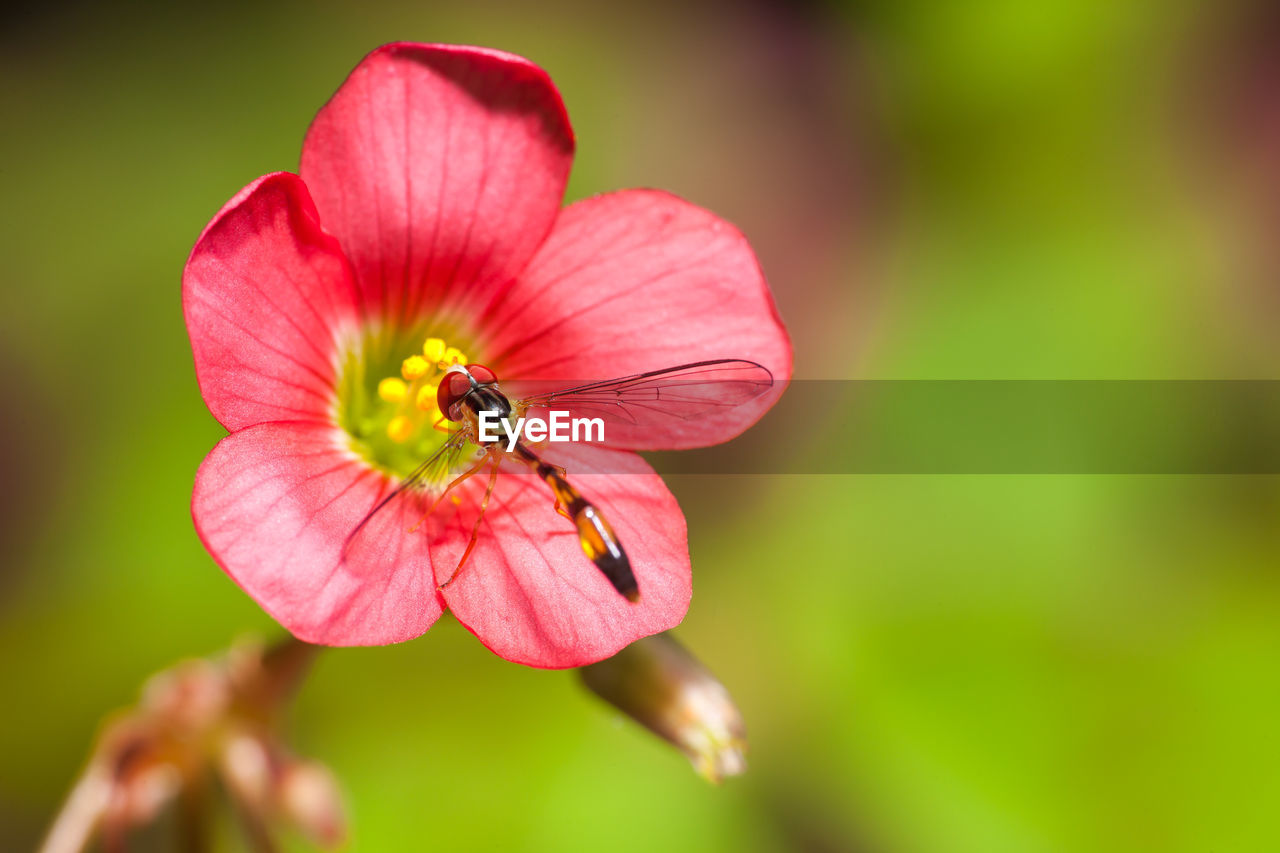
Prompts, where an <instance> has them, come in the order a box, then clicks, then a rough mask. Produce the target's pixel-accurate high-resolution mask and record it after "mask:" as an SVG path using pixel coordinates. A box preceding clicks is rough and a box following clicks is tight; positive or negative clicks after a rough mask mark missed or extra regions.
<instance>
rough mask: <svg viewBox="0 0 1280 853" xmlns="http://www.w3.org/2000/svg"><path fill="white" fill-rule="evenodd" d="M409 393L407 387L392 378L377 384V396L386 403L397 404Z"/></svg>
mask: <svg viewBox="0 0 1280 853" xmlns="http://www.w3.org/2000/svg"><path fill="white" fill-rule="evenodd" d="M408 391H409V386H407V385H405V384H404V382H403V381H401V380H399V379H397V378H396V377H394V376H388V377H387V378H386V379H384V380H382V381H381V382H379V383H378V396H379V397H381V398H382V399H383V400H385V401H386V402H388V403H399V402H400V401H401V400H403V399H404V395H405V394H407V393H408Z"/></svg>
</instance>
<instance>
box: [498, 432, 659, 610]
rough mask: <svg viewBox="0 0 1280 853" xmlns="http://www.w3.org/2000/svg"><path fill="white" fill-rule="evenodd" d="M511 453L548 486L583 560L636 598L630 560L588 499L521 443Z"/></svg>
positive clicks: (615, 586) (555, 469)
mask: <svg viewBox="0 0 1280 853" xmlns="http://www.w3.org/2000/svg"><path fill="white" fill-rule="evenodd" d="M515 454H516V456H517V457H519V459H520V461H522V462H524V463H525V464H527V465H529V466H530V467H531V468H533V470H534V471H535V472H536V473H537V475H538V476H539V477H541V478H542V479H543V480H544V481H545V482H546V484H547V485H548V486H550V487H551V491H552V492H553V493H554V494H555V496H556V502H557V504H558V505H559V507H560V509H561V510H563V512H564V513H565V515H567V516H568V517H569V519H570V520H571V521H572V522H573V524H574V526H575V527H577V528H578V542H579V543H581V545H582V552H583V553H584V554H586V555H587V559H588V560H590V561H591V562H592V563H595V566H596V568H597V569H599V570H600V571H601V572H602V573H603V574H604V576H605V577H606V578H608V579H609V583H611V584H613V588H614V589H616V590H617V591H618V592H620V593H621V594H622V595H624V596H626V598H627V600H628V601H639V600H640V587H639V585H638V584H636V576H635V575H634V574H632V572H631V561H630V560H628V559H627V554H626V552H625V551H623V550H622V544H621V543H620V542H618V535H617V534H616V533H614V532H613V528H612V527H610V526H609V522H608V521H607V520H606V519H605V517H604V513H602V512H601V511H600V510H599V509H598V508H597V507H596V506H595V505H594V504H592V503H590V502H588V501H587V499H586V498H584V497H583V496H582V493H581V492H579V491H578V490H577V489H575V488H574V487H573V486H572V485H571V484H570V483H569V481H568V480H566V479H565V478H564V474H563V473H562V472H561V470H560V469H559V468H557V467H555V466H554V465H548V464H547V463H546V462H543V461H542V460H541V459H539V458H538V456H537V454H535V453H534V452H533V451H531V450H529V449H528V448H527V447H525V445H524V443H523V442H520V443H519V444H517V445H516V449H515Z"/></svg>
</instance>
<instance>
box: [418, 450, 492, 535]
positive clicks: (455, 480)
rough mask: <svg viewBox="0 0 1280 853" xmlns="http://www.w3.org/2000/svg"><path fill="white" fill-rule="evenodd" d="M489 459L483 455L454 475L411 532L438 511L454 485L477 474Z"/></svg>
mask: <svg viewBox="0 0 1280 853" xmlns="http://www.w3.org/2000/svg"><path fill="white" fill-rule="evenodd" d="M488 461H489V457H488V456H487V455H486V456H483V457H481V459H480V461H479V462H477V463H476V464H474V465H472V466H471V467H470V468H468V469H467V470H465V471H463V472H462V473H461V474H459V475H458V476H457V477H454V478H453V480H452V481H450V483H449V485H447V486H445V487H444V491H443V492H441V493H440V494H439V495H437V496H436V499H435V500H433V501H432V502H431V506H429V507H427V511H426V512H425V513H423V514H422V518H420V519H418V523H417V524H415V525H414V526H413V527H410V528H409V532H410V533H413V532H415V531H416V530H417V529H418V528H419V527H421V526H422V522H424V521H426V520H427V519H428V518H430V517H431V513H433V512H435V511H436V507H438V506H439V505H440V501H442V500H444V496H445V495H447V494H449V492H450V491H452V490H453V487H454V486H457V485H459V484H460V483H462V482H463V481H465V480H466V479H467V478H469V477H470V476H471V475H472V474H475V473H476V472H477V471H479V470H480V469H481V468H483V467H484V463H486V462H488Z"/></svg>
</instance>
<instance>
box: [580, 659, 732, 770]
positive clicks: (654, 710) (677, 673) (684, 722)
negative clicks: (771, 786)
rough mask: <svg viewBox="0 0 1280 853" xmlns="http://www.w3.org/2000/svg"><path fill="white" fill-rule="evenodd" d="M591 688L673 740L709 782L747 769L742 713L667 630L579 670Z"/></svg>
mask: <svg viewBox="0 0 1280 853" xmlns="http://www.w3.org/2000/svg"><path fill="white" fill-rule="evenodd" d="M579 673H580V675H581V676H582V680H583V682H584V683H585V684H586V685H587V687H588V688H590V689H591V691H592V692H593V693H595V694H596V695H598V696H600V697H601V698H602V699H604V700H605V701H607V702H609V703H610V704H612V705H614V706H615V707H616V708H618V710H620V711H622V712H623V713H625V714H627V715H628V716H630V717H631V718H632V719H634V720H635V721H636V722H638V723H640V724H641V725H642V726H644V727H645V728H647V729H649V730H650V731H651V732H653V733H654V734H656V735H658V736H659V737H661V738H664V739H665V740H667V741H669V742H670V743H672V744H674V745H675V746H676V747H677V748H679V749H680V751H681V752H683V753H684V754H685V755H687V756H688V757H689V760H690V761H692V762H693V766H694V768H695V769H696V770H697V771H698V772H699V773H700V774H702V775H703V776H704V777H706V778H707V779H708V780H710V781H712V782H720V780H721V779H723V778H724V777H726V776H736V775H738V774H739V773H742V772H743V771H744V770H746V769H747V763H746V758H745V755H744V753H745V752H746V747H747V744H746V727H745V725H744V724H743V721H742V715H741V714H740V713H739V712H738V708H737V706H735V705H734V704H733V699H732V698H731V697H730V696H729V691H728V690H726V689H725V687H724V685H723V684H721V683H720V682H719V681H718V680H717V679H716V677H715V676H714V675H712V674H711V672H710V671H709V670H708V669H707V668H706V667H704V666H703V665H702V664H701V663H700V662H699V661H698V660H697V658H695V657H694V656H693V655H692V654H690V653H689V651H688V650H687V649H685V647H684V646H682V645H680V644H679V643H678V642H676V640H675V639H674V638H673V637H671V636H670V635H669V634H658V635H656V636H653V637H647V638H645V639H643V640H638V641H636V642H634V643H632V644H631V645H630V646H628V647H627V648H625V649H623V650H622V651H620V652H618V654H616V655H614V656H613V657H611V658H609V659H607V660H603V661H600V662H599V663H596V664H592V665H591V666H586V667H583V668H582V669H580V670H579Z"/></svg>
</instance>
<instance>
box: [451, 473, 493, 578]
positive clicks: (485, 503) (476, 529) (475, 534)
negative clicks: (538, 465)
mask: <svg viewBox="0 0 1280 853" xmlns="http://www.w3.org/2000/svg"><path fill="white" fill-rule="evenodd" d="M485 461H488V457H486V458H485ZM499 465H500V463H499V462H497V461H496V460H494V462H493V468H492V469H491V470H490V471H489V486H488V487H487V488H486V489H485V490H484V499H483V500H481V501H480V514H479V515H477V516H476V523H475V524H473V525H472V526H471V541H470V542H468V543H467V550H465V551H463V552H462V559H461V560H459V561H458V567H457V568H456V569H454V570H453V574H451V575H449V579H448V580H447V581H445V582H444V583H442V584H440V589H444V588H445V587H447V586H448V585H449V584H451V583H453V580H454V578H456V577H457V576H458V573H459V572H461V571H462V567H463V566H465V565H466V564H467V558H468V557H470V556H471V549H473V548H475V547H476V540H477V539H479V538H480V522H481V521H483V520H484V513H485V510H486V509H488V508H489V498H490V497H492V496H493V487H494V486H495V485H497V483H498V467H499ZM469 474H470V472H468V475H469Z"/></svg>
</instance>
